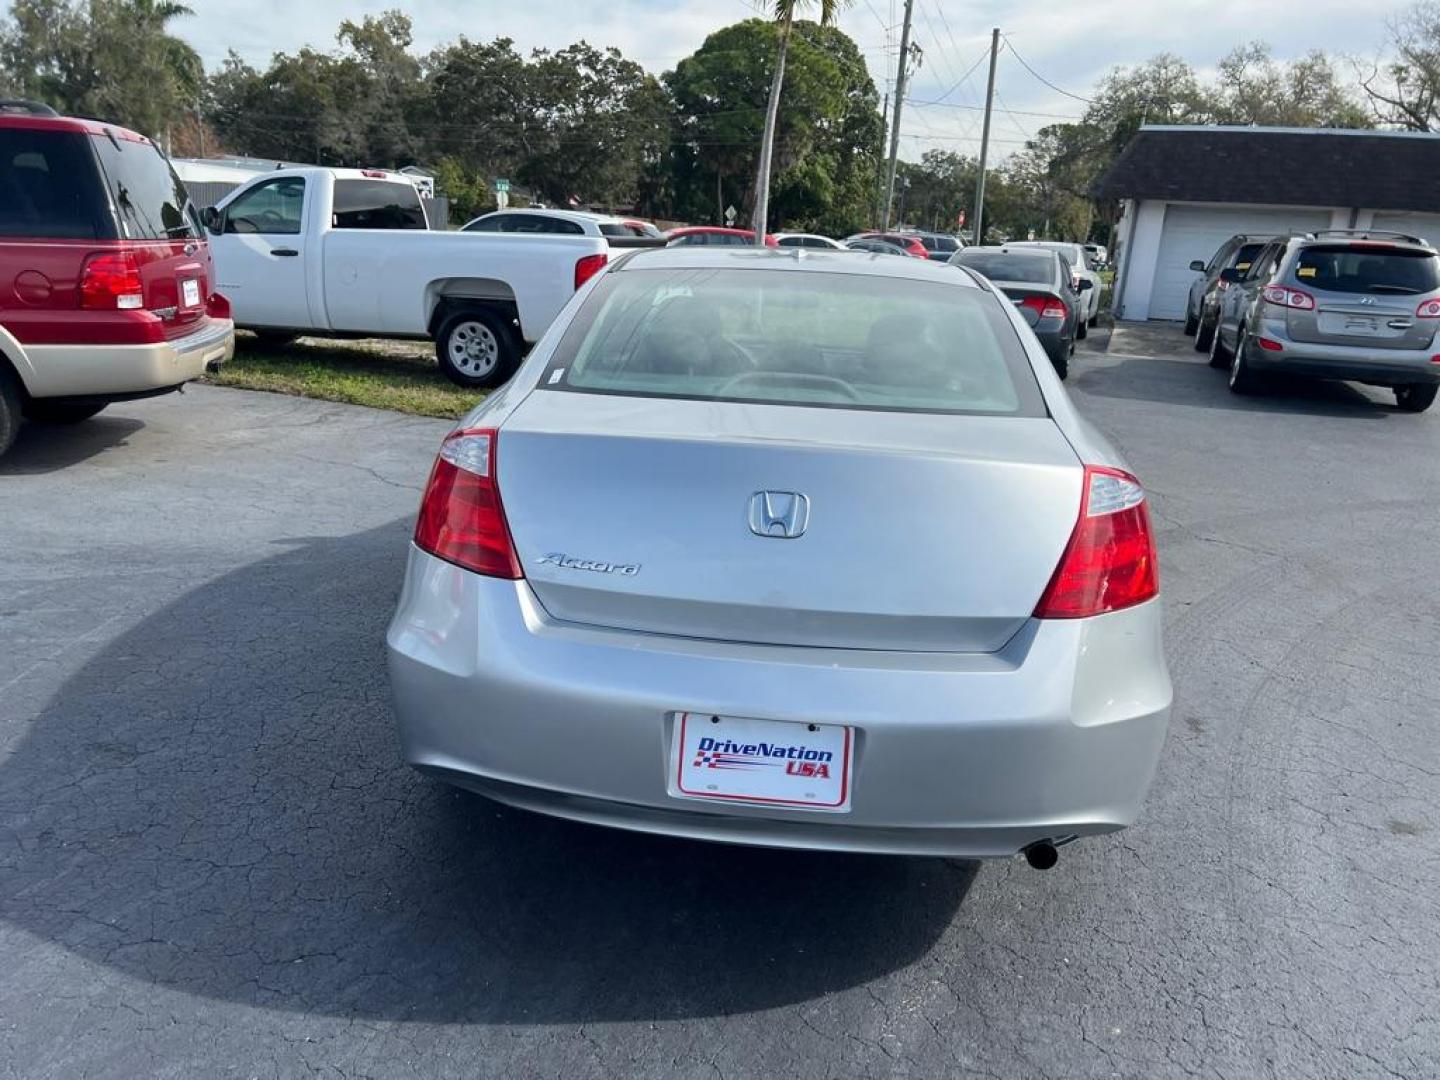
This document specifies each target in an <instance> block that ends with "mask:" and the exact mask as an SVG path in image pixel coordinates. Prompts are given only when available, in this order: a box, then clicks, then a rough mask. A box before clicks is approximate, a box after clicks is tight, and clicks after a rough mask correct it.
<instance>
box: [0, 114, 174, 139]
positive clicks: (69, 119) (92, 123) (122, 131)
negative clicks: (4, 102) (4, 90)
mask: <svg viewBox="0 0 1440 1080" xmlns="http://www.w3.org/2000/svg"><path fill="white" fill-rule="evenodd" d="M0 128H12V129H13V128H23V129H26V130H29V131H70V132H79V133H80V134H84V135H104V134H106V133H109V134H111V135H114V136H115V137H116V138H117V139H124V140H125V141H126V142H138V143H147V144H149V143H150V140H149V139H147V138H146V137H145V136H144V135H141V134H140V133H139V132H138V131H131V130H130V129H129V128H124V127H121V126H120V125H119V124H107V123H105V122H104V121H103V120H91V119H89V118H88V117H81V116H36V115H34V114H33V113H11V112H3V111H0Z"/></svg>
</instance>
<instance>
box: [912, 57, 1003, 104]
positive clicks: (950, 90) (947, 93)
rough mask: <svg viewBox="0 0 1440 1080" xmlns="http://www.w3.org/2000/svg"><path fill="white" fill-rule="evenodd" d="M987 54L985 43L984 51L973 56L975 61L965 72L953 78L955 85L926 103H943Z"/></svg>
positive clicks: (972, 72)
mask: <svg viewBox="0 0 1440 1080" xmlns="http://www.w3.org/2000/svg"><path fill="white" fill-rule="evenodd" d="M989 55H990V47H989V46H988V45H987V46H986V47H985V49H984V51H983V52H981V53H980V55H979V56H977V57H976V58H975V62H974V63H973V64H971V65H970V66H969V67H968V68H966V69H965V74H963V75H961V76H960V78H958V79H956V80H955V85H954V86H952V87H950V89H949V90H946V91H945V92H944V93H943V94H941V95H940V97H939V98H938V99H937V100H936V101H933V102H928V103H927V104H932V105H934V104H940V103H943V102H944V100H945V99H946V98H948V97H949V96H950V95H951V94H953V93H954V92H955V91H956V90H959V89H960V84H961V83H963V82H965V81H967V80H968V79H969V78H970V76H971V75H973V74H975V69H976V68H978V67H979V66H980V65H981V64H983V63H984V62H985V58H986V57H988V56H989Z"/></svg>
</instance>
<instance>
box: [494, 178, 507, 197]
mask: <svg viewBox="0 0 1440 1080" xmlns="http://www.w3.org/2000/svg"><path fill="white" fill-rule="evenodd" d="M509 190H510V181H509V180H496V181H495V193H496V194H497V195H498V194H500V193H501V192H505V191H509Z"/></svg>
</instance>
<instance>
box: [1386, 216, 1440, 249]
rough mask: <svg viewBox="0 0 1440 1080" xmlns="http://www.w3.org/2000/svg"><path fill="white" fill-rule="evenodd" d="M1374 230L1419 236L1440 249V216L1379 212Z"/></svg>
mask: <svg viewBox="0 0 1440 1080" xmlns="http://www.w3.org/2000/svg"><path fill="white" fill-rule="evenodd" d="M1371 228H1373V229H1390V230H1393V231H1394V232H1402V233H1405V234H1406V235H1408V236H1418V237H1420V239H1422V240H1429V241H1430V243H1432V244H1434V245H1435V246H1436V247H1440V214H1393V213H1384V212H1381V211H1377V212H1376V214H1375V221H1374V223H1373V224H1372V225H1371Z"/></svg>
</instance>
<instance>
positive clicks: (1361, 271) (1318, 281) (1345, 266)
mask: <svg viewBox="0 0 1440 1080" xmlns="http://www.w3.org/2000/svg"><path fill="white" fill-rule="evenodd" d="M1437 262H1440V260H1437V257H1436V256H1435V254H1434V253H1433V252H1428V251H1414V250H1407V249H1405V248H1387V247H1355V246H1352V245H1349V244H1334V245H1318V246H1316V247H1307V248H1303V249H1302V250H1301V251H1300V254H1299V255H1298V256H1296V259H1295V271H1294V274H1295V277H1296V279H1298V280H1299V281H1300V282H1301V283H1303V284H1306V285H1310V286H1313V287H1314V288H1316V289H1320V290H1323V291H1324V292H1341V293H1382V294H1390V295H1400V296H1410V295H1414V294H1416V293H1428V292H1433V291H1434V290H1435V289H1436V288H1440V266H1437Z"/></svg>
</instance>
